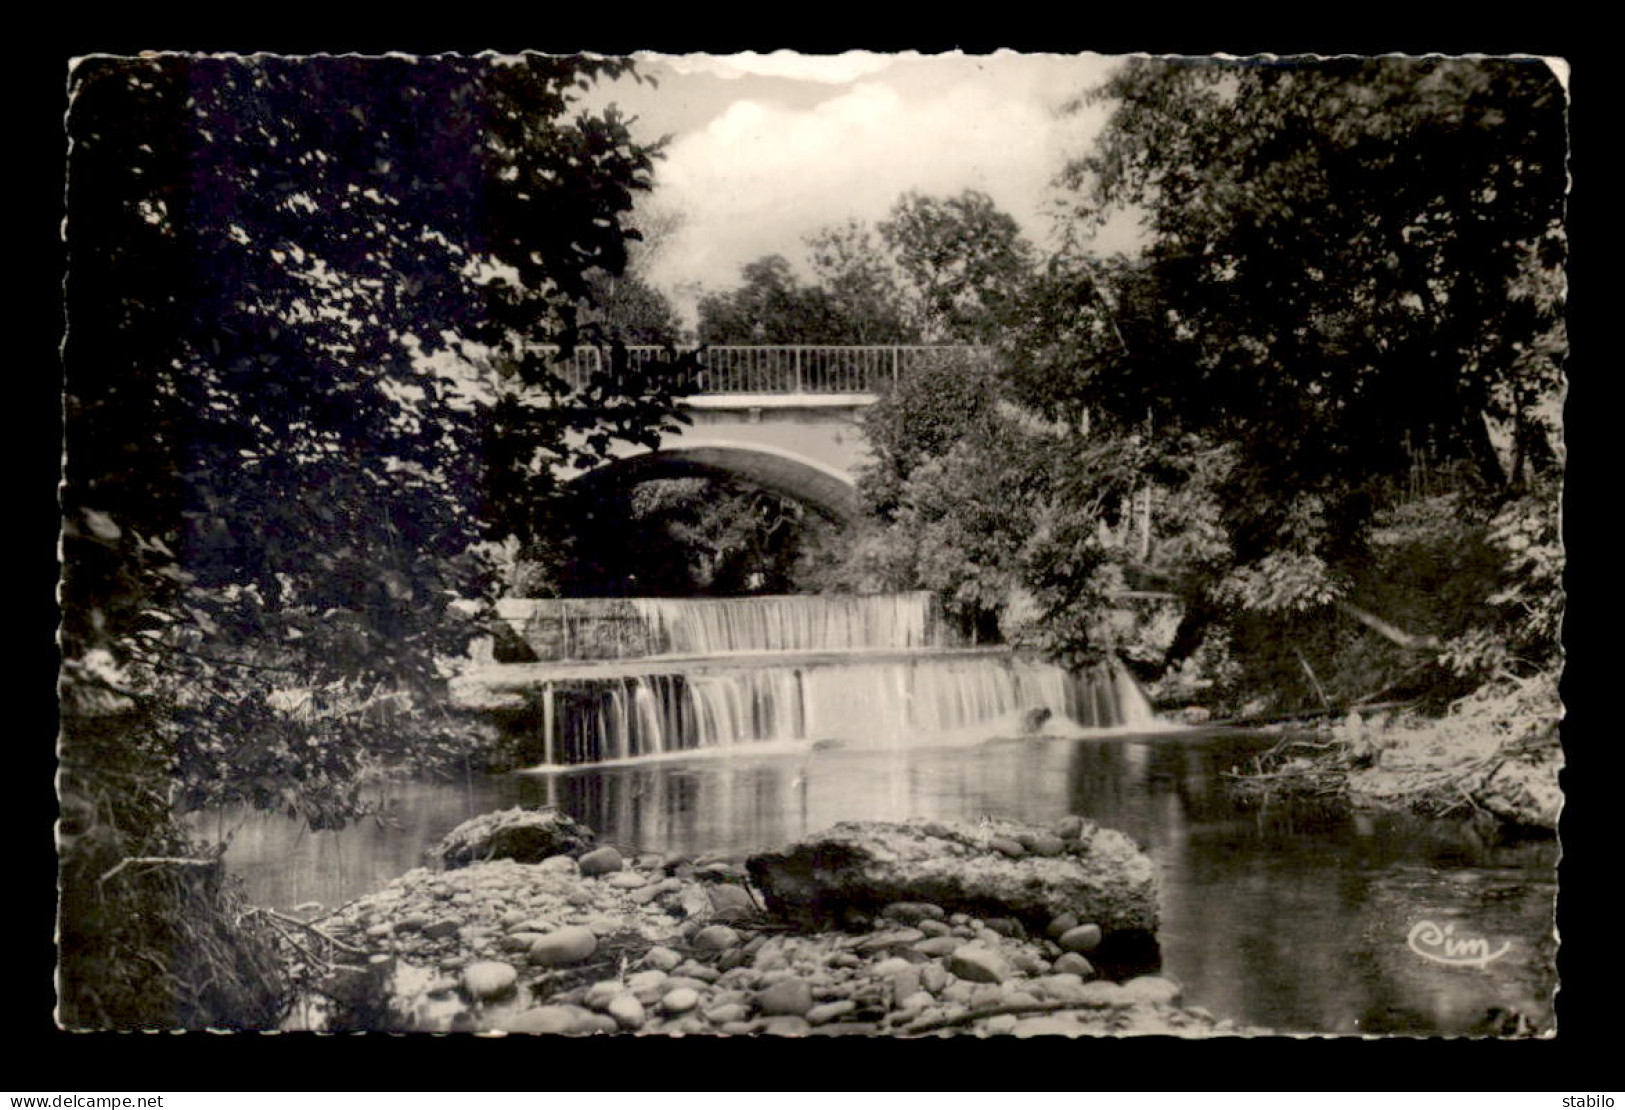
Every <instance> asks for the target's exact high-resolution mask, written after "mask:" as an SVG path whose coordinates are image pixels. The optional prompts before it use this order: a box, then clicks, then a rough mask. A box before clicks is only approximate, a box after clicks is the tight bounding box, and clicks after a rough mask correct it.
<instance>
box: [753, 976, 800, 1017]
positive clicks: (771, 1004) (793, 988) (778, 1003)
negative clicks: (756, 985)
mask: <svg viewBox="0 0 1625 1110" xmlns="http://www.w3.org/2000/svg"><path fill="white" fill-rule="evenodd" d="M756 1004H757V1006H758V1007H759V1008H760V1009H761V1011H762V1013H763V1014H765V1015H767V1016H769V1017H772V1016H776V1015H783V1014H790V1015H795V1016H797V1017H801V1016H804V1015H805V1014H806V1013H807V1011H808V1010H810V1009H812V1007H813V995H812V986H811V985H810V984H809V983H808V982H807V981H806V980H805V979H781V980H779V981H778V982H777V983H774V984H773V985H771V986H769V987H767V988H766V989H764V990H762V991H760V992H758V994H757V995H756Z"/></svg>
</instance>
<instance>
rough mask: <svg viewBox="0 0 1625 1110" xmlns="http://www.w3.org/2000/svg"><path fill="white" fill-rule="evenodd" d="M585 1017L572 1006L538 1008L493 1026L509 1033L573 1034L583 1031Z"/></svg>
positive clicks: (505, 1019)
mask: <svg viewBox="0 0 1625 1110" xmlns="http://www.w3.org/2000/svg"><path fill="white" fill-rule="evenodd" d="M585 1016H586V1015H585V1014H584V1013H583V1012H582V1011H581V1010H578V1009H577V1008H576V1007H574V1006H538V1007H536V1008H535V1009H534V1010H526V1011H525V1012H524V1013H521V1014H516V1015H514V1016H513V1017H510V1018H504V1019H502V1020H501V1021H499V1022H496V1023H495V1025H496V1028H498V1029H502V1030H504V1031H506V1032H509V1033H574V1032H581V1031H583V1026H584V1025H585V1024H586V1023H585Z"/></svg>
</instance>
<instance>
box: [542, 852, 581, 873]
mask: <svg viewBox="0 0 1625 1110" xmlns="http://www.w3.org/2000/svg"><path fill="white" fill-rule="evenodd" d="M536 866H537V867H538V868H540V869H541V870H542V871H543V872H545V873H547V874H550V875H572V876H573V875H579V874H581V868H579V867H577V866H576V861H575V860H573V859H571V858H570V857H569V856H548V857H547V858H546V859H544V860H543V861H542V862H541V863H538V864H537V865H536Z"/></svg>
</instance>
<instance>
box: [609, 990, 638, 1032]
mask: <svg viewBox="0 0 1625 1110" xmlns="http://www.w3.org/2000/svg"><path fill="white" fill-rule="evenodd" d="M608 1009H609V1016H610V1017H612V1018H614V1019H615V1024H616V1025H618V1026H620V1027H621V1028H622V1029H641V1028H642V1027H643V1023H644V1021H646V1020H647V1017H648V1016H647V1015H646V1014H645V1013H644V1011H643V1003H641V1002H639V1001H638V1000H637V998H636V997H634V996H633V995H630V994H618V995H616V996H615V997H614V998H612V999H610V1002H609V1007H608Z"/></svg>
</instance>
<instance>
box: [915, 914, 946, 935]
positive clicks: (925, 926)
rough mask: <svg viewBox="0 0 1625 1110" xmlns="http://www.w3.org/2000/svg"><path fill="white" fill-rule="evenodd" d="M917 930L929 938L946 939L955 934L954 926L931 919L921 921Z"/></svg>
mask: <svg viewBox="0 0 1625 1110" xmlns="http://www.w3.org/2000/svg"><path fill="white" fill-rule="evenodd" d="M917 928H918V929H919V930H920V932H922V933H924V934H925V935H926V936H928V937H945V936H947V935H948V934H949V933H951V932H953V926H951V925H949V924H948V923H947V922H946V921H936V920H934V919H932V918H929V917H928V918H926V919H925V920H924V921H921V922H920V924H919V925H918V926H917Z"/></svg>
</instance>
